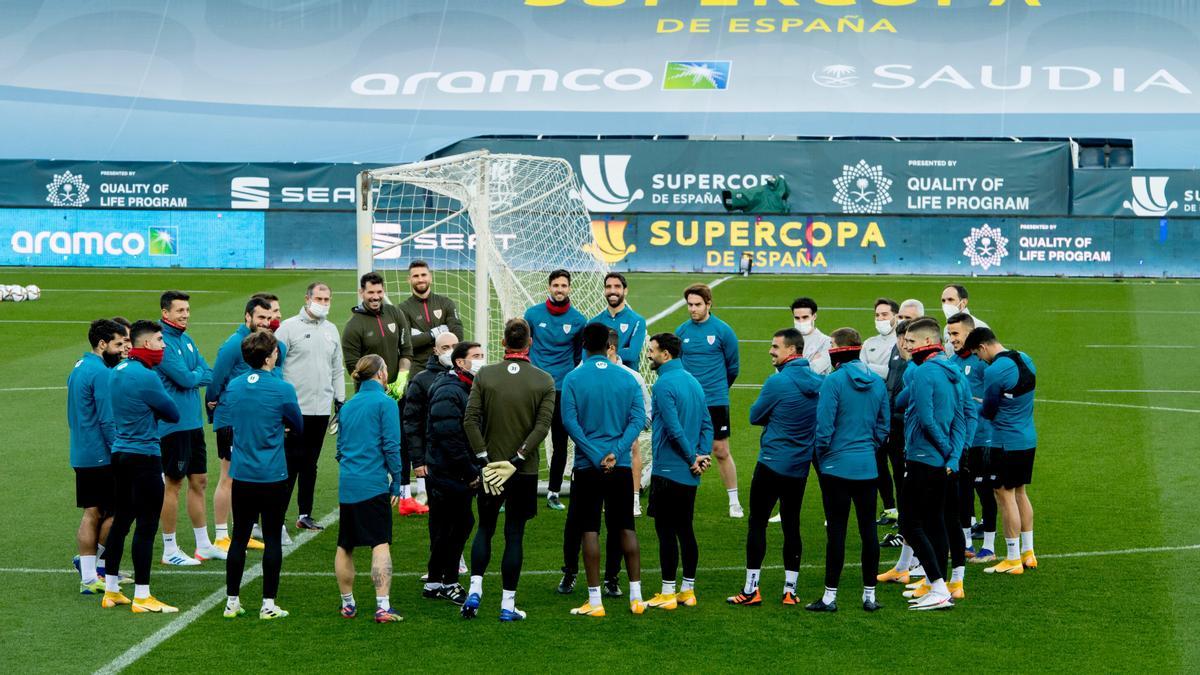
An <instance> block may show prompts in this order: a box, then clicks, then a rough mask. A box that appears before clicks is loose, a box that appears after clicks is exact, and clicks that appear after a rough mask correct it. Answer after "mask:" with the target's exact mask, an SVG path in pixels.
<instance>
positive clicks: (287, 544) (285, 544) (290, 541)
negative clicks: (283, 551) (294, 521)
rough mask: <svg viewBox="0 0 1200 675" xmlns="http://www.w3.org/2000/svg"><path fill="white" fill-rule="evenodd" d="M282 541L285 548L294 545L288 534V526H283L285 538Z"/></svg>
mask: <svg viewBox="0 0 1200 675" xmlns="http://www.w3.org/2000/svg"><path fill="white" fill-rule="evenodd" d="M281 541H283V545H284V546H291V545H292V538H291V537H290V536H289V535H288V533H287V525H284V526H283V536H282V537H281Z"/></svg>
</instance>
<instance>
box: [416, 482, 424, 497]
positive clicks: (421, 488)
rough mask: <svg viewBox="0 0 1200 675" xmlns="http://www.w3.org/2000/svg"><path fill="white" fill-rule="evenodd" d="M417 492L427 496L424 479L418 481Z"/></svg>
mask: <svg viewBox="0 0 1200 675" xmlns="http://www.w3.org/2000/svg"><path fill="white" fill-rule="evenodd" d="M417 492H418V493H419V494H425V479H424V478H418V479H417Z"/></svg>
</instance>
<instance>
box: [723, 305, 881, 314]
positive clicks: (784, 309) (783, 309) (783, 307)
mask: <svg viewBox="0 0 1200 675" xmlns="http://www.w3.org/2000/svg"><path fill="white" fill-rule="evenodd" d="M717 309H718V310H726V309H736V310H743V309H744V310H750V309H756V310H758V309H773V310H779V311H781V312H791V310H789V309H788V308H787V305H719V306H718V307H717ZM821 309H822V310H826V309H836V310H841V311H847V312H858V311H863V312H869V311H871V308H870V307H826V306H825V305H821Z"/></svg>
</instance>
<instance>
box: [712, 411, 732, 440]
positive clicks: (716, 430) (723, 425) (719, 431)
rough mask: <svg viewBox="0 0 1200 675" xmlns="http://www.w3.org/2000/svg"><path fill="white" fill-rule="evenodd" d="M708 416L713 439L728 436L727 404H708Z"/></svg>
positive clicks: (723, 438)
mask: <svg viewBox="0 0 1200 675" xmlns="http://www.w3.org/2000/svg"><path fill="white" fill-rule="evenodd" d="M708 416H709V417H711V418H712V425H713V440H714V441H723V440H725V439H726V438H729V434H730V429H729V406H727V405H710V406H708Z"/></svg>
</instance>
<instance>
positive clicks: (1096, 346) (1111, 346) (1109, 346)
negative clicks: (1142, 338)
mask: <svg viewBox="0 0 1200 675" xmlns="http://www.w3.org/2000/svg"><path fill="white" fill-rule="evenodd" d="M1084 347H1087V348H1088V349H1195V348H1196V345H1138V344H1133V345H1084Z"/></svg>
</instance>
